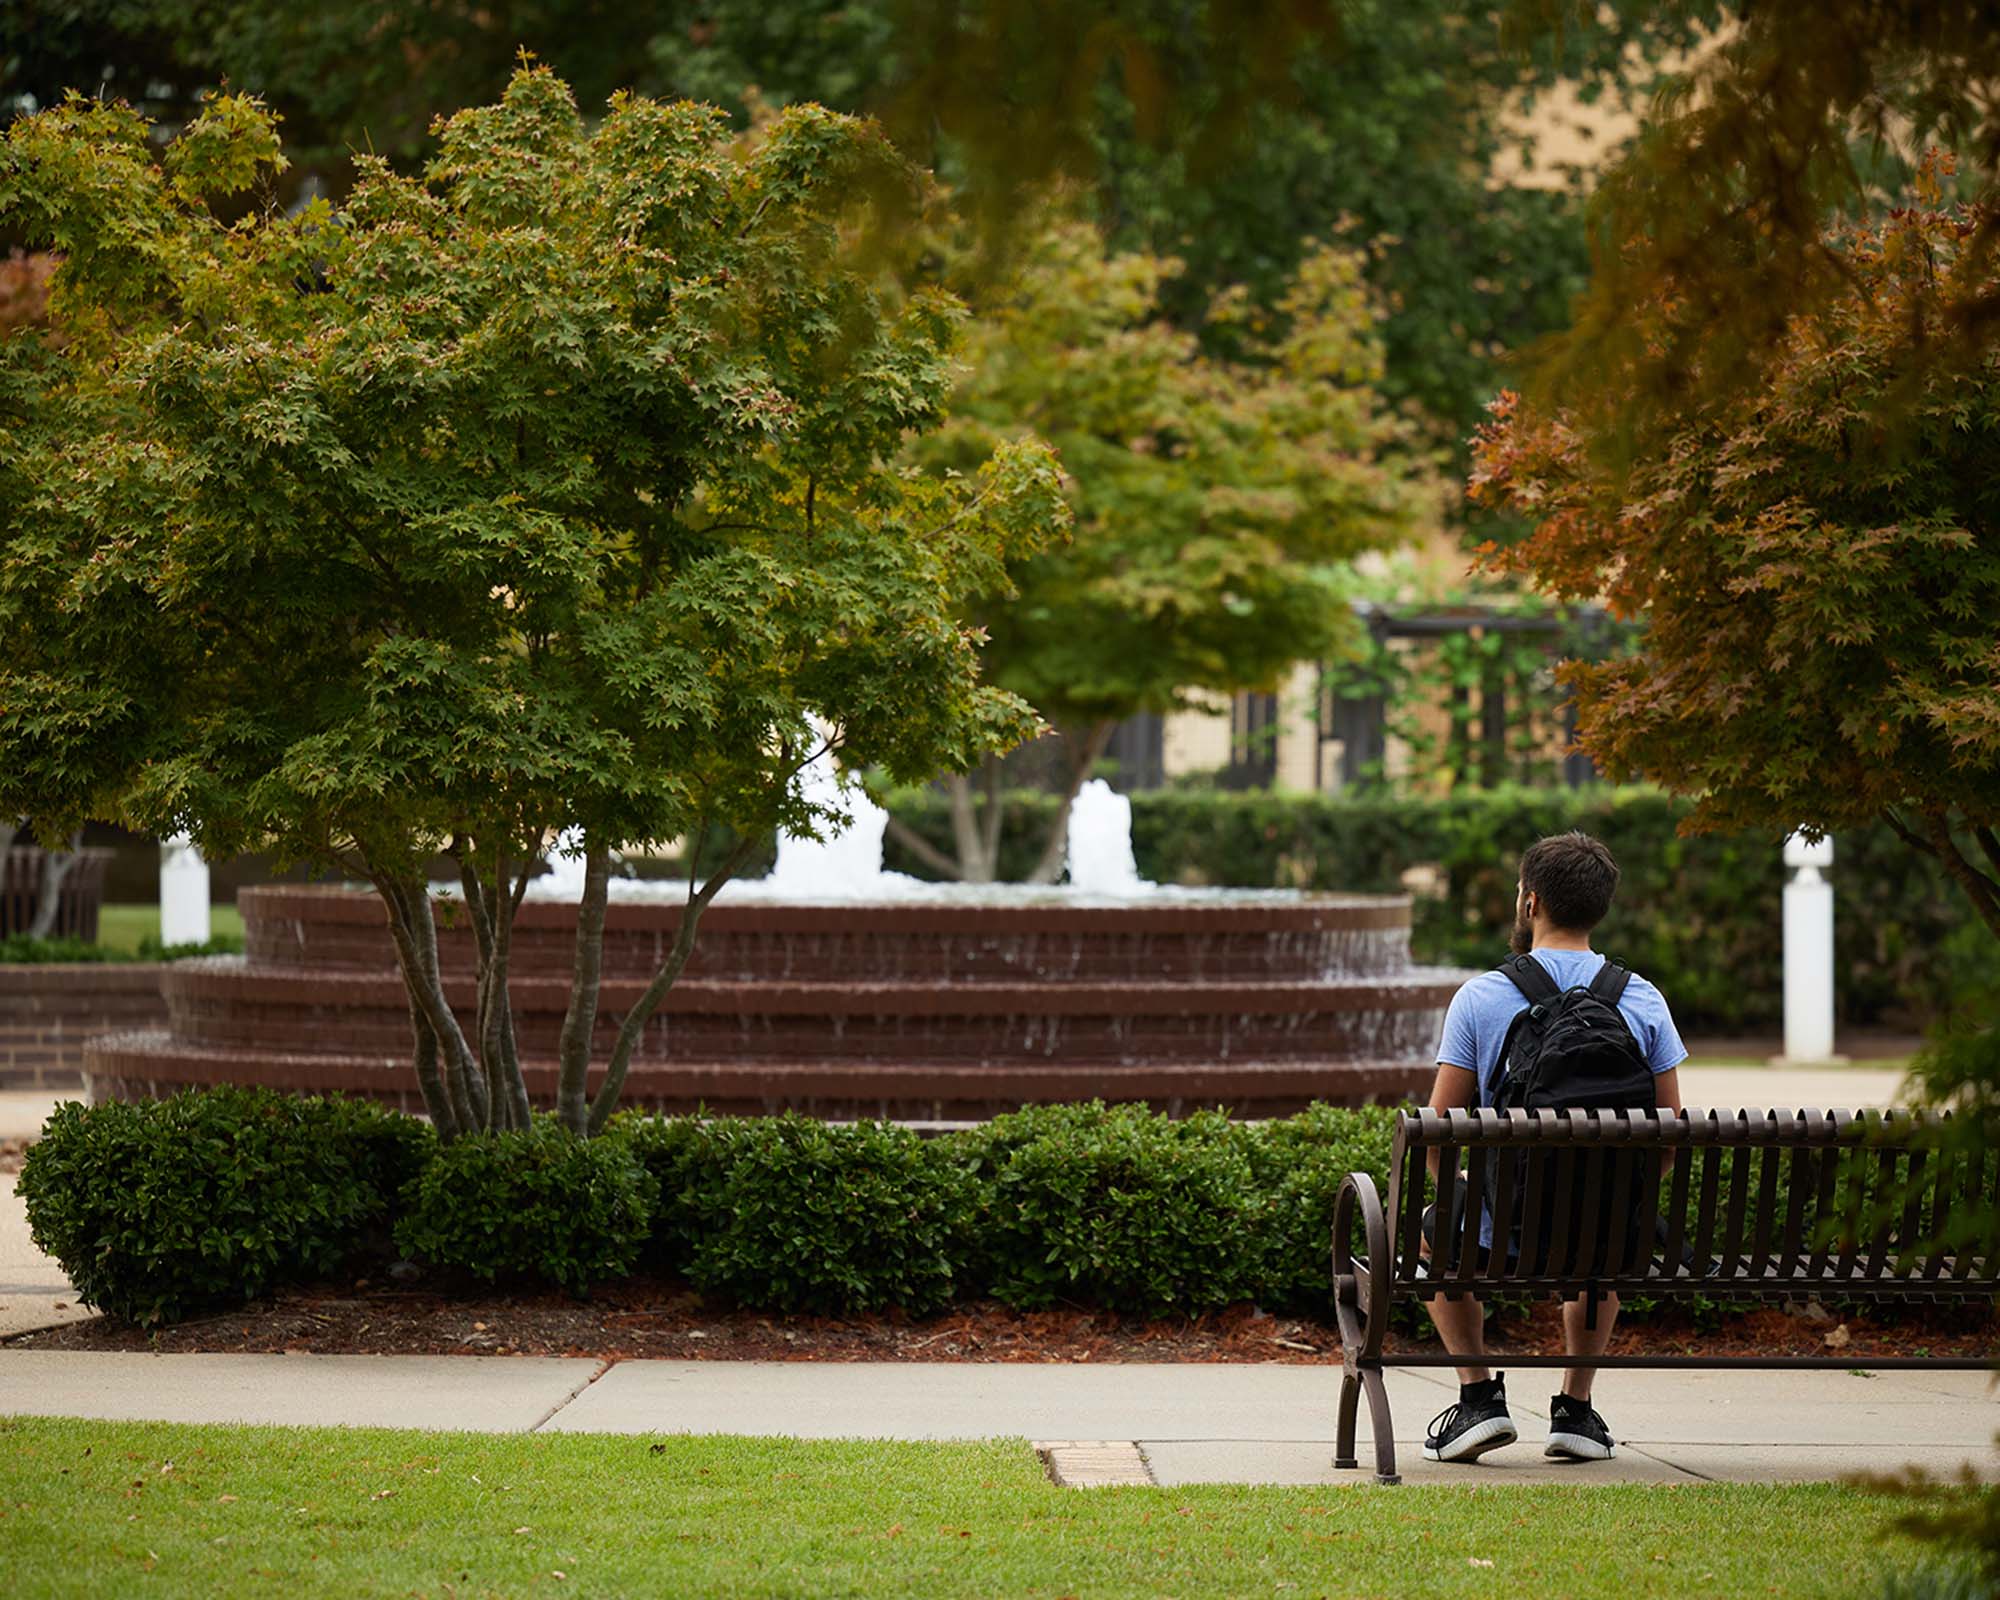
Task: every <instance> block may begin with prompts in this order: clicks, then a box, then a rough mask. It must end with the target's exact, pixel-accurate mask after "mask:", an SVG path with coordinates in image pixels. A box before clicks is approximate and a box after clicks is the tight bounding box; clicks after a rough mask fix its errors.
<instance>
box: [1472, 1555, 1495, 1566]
mask: <svg viewBox="0 0 2000 1600" xmlns="http://www.w3.org/2000/svg"><path fill="white" fill-rule="evenodd" d="M1465 1564H1466V1565H1467V1566H1468V1567H1490V1566H1492V1565H1493V1563H1492V1562H1490V1561H1488V1560H1487V1559H1486V1558H1485V1557H1483V1556H1467V1557H1466V1558H1465Z"/></svg>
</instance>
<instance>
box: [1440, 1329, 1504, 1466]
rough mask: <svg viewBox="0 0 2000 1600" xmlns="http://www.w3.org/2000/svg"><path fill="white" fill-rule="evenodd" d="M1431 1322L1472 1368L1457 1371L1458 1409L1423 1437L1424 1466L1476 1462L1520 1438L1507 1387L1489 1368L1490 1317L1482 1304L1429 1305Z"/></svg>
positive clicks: (1447, 1346)
mask: <svg viewBox="0 0 2000 1600" xmlns="http://www.w3.org/2000/svg"><path fill="white" fill-rule="evenodd" d="M1430 1313H1431V1321H1432V1322H1433V1323H1434V1324H1436V1326H1437V1331H1438V1337H1439V1338H1440V1339H1442V1340H1444V1347H1445V1349H1447V1350H1449V1351H1450V1352H1451V1353H1452V1354H1453V1355H1455V1356H1463V1357H1465V1358H1467V1359H1468V1360H1469V1361H1470V1362H1472V1363H1473V1364H1472V1365H1468V1366H1463V1367H1460V1368H1459V1369H1458V1404H1457V1405H1455V1406H1447V1407H1446V1408H1445V1409H1444V1410H1443V1411H1441V1412H1439V1413H1438V1415H1437V1416H1436V1417H1435V1418H1433V1419H1432V1421H1431V1425H1430V1428H1429V1429H1428V1430H1427V1431H1426V1432H1425V1434H1424V1459H1425V1460H1426V1461H1477V1460H1478V1459H1479V1458H1480V1457H1481V1456H1483V1455H1485V1454H1486V1452H1487V1451H1489V1450H1497V1449H1499V1448H1500V1447H1501V1446H1502V1445H1506V1444H1512V1443H1513V1442H1514V1441H1515V1440H1516V1439H1518V1438H1520V1436H1521V1433H1520V1430H1519V1429H1518V1428H1516V1427H1515V1426H1514V1419H1513V1418H1512V1417H1511V1416H1509V1415H1508V1413H1507V1385H1506V1382H1505V1380H1504V1378H1497V1377H1495V1376H1493V1374H1492V1373H1490V1372H1488V1371H1487V1369H1486V1317H1485V1312H1484V1308H1482V1307H1481V1305H1480V1304H1479V1302H1478V1301H1477V1300H1475V1299H1473V1298H1472V1296H1470V1295H1467V1296H1466V1297H1465V1298H1464V1299H1463V1300H1445V1299H1442V1298H1440V1299H1437V1300H1433V1301H1431V1302H1430Z"/></svg>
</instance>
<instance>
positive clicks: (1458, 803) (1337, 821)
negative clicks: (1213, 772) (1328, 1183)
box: [885, 786, 2000, 1032]
mask: <svg viewBox="0 0 2000 1600" xmlns="http://www.w3.org/2000/svg"><path fill="white" fill-rule="evenodd" d="M1131 800H1132V848H1133V853H1134V855H1135V856H1137V858H1138V863H1139V870H1140V871H1141V872H1143V873H1144V874H1145V875H1146V876H1147V877H1149V878H1151V879H1153V880H1154V881H1156V882H1159V883H1174V884H1219V885H1237V886H1245V887H1255V888H1271V887H1286V888H1306V889H1345V890H1355V891H1364V892H1372V893H1392V892H1397V891H1401V890H1404V889H1410V890H1412V891H1413V892H1414V894H1415V906H1414V909H1413V922H1412V929H1411V947H1412V949H1413V951H1414V953H1415V955H1416V957H1417V959H1418V960H1419V961H1424V962H1435V963H1438V964H1441V965H1447V966H1472V967H1479V966H1488V965H1491V964H1492V963H1493V962H1494V961H1497V960H1499V959H1500V958H1501V956H1503V955H1504V954H1505V948H1506V938H1507V932H1508V929H1509V928H1510V927H1511V926H1512V923H1513V920H1514V883H1515V871H1516V869H1517V867H1518V865H1519V862H1520V857H1521V852H1522V851H1523V850H1525V849H1526V848H1527V847H1528V846H1529V845H1530V844H1532V843H1534V841H1535V840H1536V839H1538V838H1540V837H1542V836H1543V835H1544V834H1549V833H1560V832H1562V831H1564V830H1565V829H1569V828H1582V829H1584V830H1585V831H1587V832H1589V833H1592V834H1594V835H1596V836H1597V837H1598V838H1600V839H1602V840H1603V841H1604V842H1605V843H1606V844H1607V845H1609V846H1610V847H1611V851H1612V853H1613V854H1614V855H1615V856H1616V857H1617V858H1618V864H1619V867H1620V870H1621V872H1622V874H1623V878H1622V881H1621V883H1620V885H1619V890H1618V899H1617V903H1616V904H1615V905H1614V906H1613V908H1612V912H1611V915H1610V917H1609V918H1607V919H1606V921H1605V923H1604V925H1603V927H1602V928H1601V929H1599V930H1598V934H1597V937H1596V941H1595V942H1596V943H1597V945H1598V947H1599V948H1600V949H1603V950H1607V951H1609V952H1611V953H1613V954H1615V955H1617V956H1618V957H1619V958H1620V959H1622V960H1624V961H1626V962H1628V963H1630V964H1631V965H1632V966H1633V967H1634V968H1635V969H1636V970H1638V971H1640V972H1643V973H1644V974H1645V975H1646V976H1647V977H1648V978H1650V979H1652V980H1653V982H1655V983H1656V984H1658V985H1659V986H1660V988H1661V989H1662V990H1663V991H1665V993H1666V995H1667V998H1668V1001H1669V1003H1670V1004H1671V1005H1672V1006H1673V1009H1674V1014H1675V1017H1676V1019H1677V1020H1678V1021H1679V1022H1680V1024H1681V1027H1682V1031H1683V1032H1686V1031H1689V1030H1690V1029H1707V1030H1724V1029H1737V1028H1760V1029H1761V1028H1768V1027H1771V1026H1773V1025H1775V1024H1777V1023H1779V1022H1780V1021H1781V1020H1782V1017H1783V988H1784V985H1783V956H1784V952H1783V940H1782V935H1781V929H1782V926H1783V915H1782V898H1783V890H1784V880H1785V869H1784V866H1783V862H1782V860H1781V858H1780V853H1779V848H1778V844H1777V841H1776V840H1774V839H1769V838H1765V837H1762V836H1758V835H1743V834H1735V835H1715V834H1705V835H1700V836H1693V837H1684V836H1682V835H1681V834H1680V832H1679V831H1678V829H1679V826H1680V823H1681V821H1682V820H1683V819H1684V818H1685V817H1686V816H1687V814H1688V811H1689V809H1690V808H1689V806H1688V805H1687V804H1686V803H1685V802H1683V801H1679V800H1675V799H1672V798H1670V797H1668V796H1666V795H1663V794H1661V793H1659V792H1658V791H1656V790H1650V789H1628V788H1613V787H1609V786H1600V787H1593V788H1586V789H1576V790H1563V789H1521V788H1515V789H1494V790H1475V791H1469V792H1466V793H1463V794H1457V795H1451V796H1446V797H1438V798H1426V797H1423V796H1414V795H1393V796H1392V795H1367V794H1359V795H1284V794H1268V793H1258V792H1250V793H1229V792H1218V791H1212V790H1149V791H1141V792H1139V793H1136V794H1134V795H1133V796H1132V797H1131ZM1004 804H1005V805H1006V807H1007V815H1006V830H1005V833H1004V835H1003V843H1002V850H1001V862H1000V866H1001V873H1002V876H1003V877H1019V876H1022V875H1024V874H1025V873H1026V872H1027V870H1028V868H1029V866H1030V865H1031V864H1032V857H1033V855H1034V853H1035V851H1036V849H1037V848H1038V841H1039V840H1040V838H1041V837H1042V836H1043V835H1044V833H1045V831H1046V829H1047V827H1048V824H1049V821H1050V819H1051V818H1052V816H1053V814H1054V806H1055V801H1054V799H1053V797H1051V796H1049V795H1045V794H1038V793H1025V792H1015V793H1010V794H1009V795H1008V796H1007V797H1006V799H1005V801H1004ZM889 805H890V808H891V809H892V810H893V811H894V813H895V815H896V816H897V817H898V818H899V819H900V820H901V821H903V822H905V823H907V824H909V825H910V826H911V827H912V828H913V829H915V830H916V831H917V832H918V833H920V834H922V835H923V836H924V837H925V838H927V839H929V840H930V841H932V842H933V843H934V844H936V845H937V846H938V847H939V848H940V849H943V850H945V851H947V853H948V852H949V850H950V840H951V823H950V815H949V812H948V810H947V808H946V804H945V801H944V798H943V796H941V795H938V794H934V793H932V792H930V791H927V790H901V791H898V792H897V793H895V794H894V795H892V796H891V797H890V799H889ZM885 854H886V856H887V861H886V864H887V865H888V866H889V867H891V868H893V869H895V870H897V871H901V872H909V873H913V874H915V875H917V876H920V877H929V876H935V874H932V873H930V872H928V871H927V870H926V869H925V868H924V867H923V866H922V864H921V863H919V862H917V861H916V860H915V859H914V858H912V857H910V856H908V855H907V854H905V853H903V852H902V851H900V850H899V849H898V848H897V846H896V843H895V841H894V840H893V839H891V840H890V841H889V843H888V846H887V849H886V851H885ZM1832 878H1833V884H1834V906H1835V912H1834V919H1835V920H1834V944H1835V960H1836V962H1837V963H1838V969H1839V971H1840V974H1841V982H1840V984H1839V989H1838V992H1839V996H1840V1004H1841V1007H1842V1011H1843V1014H1844V1018H1845V1020H1847V1021H1849V1022H1873V1021H1879V1020H1882V1019H1884V1018H1885V1017H1893V1016H1895V1015H1896V1014H1898V1013H1906V1014H1909V1015H1911V1016H1914V1017H1915V1018H1917V1019H1928V1018H1931V1017H1935V1016H1938V1015H1941V1014H1943V1013H1946V1012H1948V1011H1951V1010H1954V1009H1958V1008H1961V1007H1963V1006H1965V1005H1967V1004H1969V1003H1971V1002H1972V1001H1974V1000H1975V999H1976V998H1978V997H1980V996H1983V995H1990V994H1993V993H1995V992H1996V991H2000V940H1996V939H1995V938H1994V937H1993V935H1992V933H1991V932H1990V931H1989V930H1988V929H1987V928H1986V927H1985V925H1984V924H1983V923H1981V922H1979V921H1978V920H1977V918H1975V917H1974V916H1973V914H1972V912H1971V909H1970V908H1969V907H1967V906H1966V905H1965V904H1964V902H1963V898H1962V897H1961V896H1960V894H1959V893H1958V891H1957V890H1956V889H1954V888H1953V887H1952V886H1951V885H1950V884H1949V883H1947V882H1946V881H1945V879H1944V876H1943V874H1942V873H1941V872H1940V871H1939V869H1938V868H1937V866H1936V864H1935V863H1934V862H1933V861H1932V860H1931V859H1930V858H1929V857H1927V856H1924V855H1922V854H1920V853H1919V852H1916V851H1913V850H1911V849H1910V848H1909V847H1908V846H1907V845H1905V844H1904V843H1903V842H1902V841H1901V840H1899V839H1897V838H1896V837H1895V835H1894V834H1893V833H1891V832H1890V831H1889V830H1888V829H1887V828H1886V827H1883V828H1874V829H1868V830H1863V831H1859V832H1854V833H1843V834H1841V835H1839V836H1838V837H1837V839H1836V841H1835V853H1834V865H1833V872H1832Z"/></svg>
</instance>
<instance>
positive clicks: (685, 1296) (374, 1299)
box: [5, 1278, 2000, 1365]
mask: <svg viewBox="0 0 2000 1600" xmlns="http://www.w3.org/2000/svg"><path fill="white" fill-rule="evenodd" d="M1559 1315H1560V1314H1559V1310H1558V1308H1557V1307H1556V1306H1555V1305H1553V1304H1538V1305H1535V1306H1532V1307H1530V1308H1529V1309H1528V1310H1527V1312H1526V1313H1525V1314H1508V1313H1503V1314H1501V1315H1500V1316H1499V1317H1498V1318H1497V1319H1496V1325H1495V1327H1494V1328H1493V1330H1492V1332H1493V1339H1492V1343H1493V1346H1494V1349H1495V1355H1494V1360H1495V1363H1496V1364H1498V1365H1504V1364H1505V1361H1506V1356H1505V1354H1504V1353H1502V1352H1505V1351H1509V1350H1511V1351H1515V1352H1518V1353H1523V1354H1526V1353H1556V1352H1560V1350H1561V1348H1562V1329H1561V1323H1560V1320H1559ZM1421 1343H1422V1342H1421V1341H1414V1340H1413V1341H1408V1346H1407V1347H1414V1346H1418V1345H1420V1344H1421ZM5 1344H6V1346H7V1347H9V1348H14V1349H36V1350H148V1351H163V1352H165V1351H176V1352H197V1351H206V1352H215V1351H228V1352H235V1353H242V1352H265V1353H285V1352H291V1353H309V1354H314V1355H472V1356H507V1355H533V1356H591V1357H596V1358H598V1359H602V1360H636V1359H645V1358H668V1359H673V1360H718V1361H1113V1362H1116V1361H1190V1362H1192V1361H1285V1362H1300V1363H1312V1362H1337V1361H1338V1360H1339V1359H1340V1338H1339V1335H1338V1334H1337V1333H1336V1332H1335V1331H1334V1329H1333V1328H1332V1327H1331V1326H1330V1325H1327V1324H1323V1323H1319V1322H1315V1321H1310V1320H1306V1319H1301V1318H1296V1317H1274V1316H1270V1315H1268V1314H1266V1313H1264V1312H1261V1311H1258V1310H1256V1309H1255V1308H1253V1307H1250V1306H1233V1307H1230V1308H1229V1309H1227V1310H1224V1311H1220V1312H1215V1313H1211V1314H1209V1315H1206V1316H1200V1317H1193V1318H1187V1317H1174V1318H1165V1319H1161V1320H1157V1321H1145V1320H1141V1319H1138V1318H1129V1317H1118V1316H1113V1315H1109V1314H1106V1313H1104V1312H1095V1311H1070V1310H1058V1311H1040V1312H1024V1311H1015V1310H1013V1309H1011V1308H1009V1307H1007V1306H1003V1305H999V1304H997V1303H995V1302H991V1301H977V1302H974V1303H972V1304H969V1305H962V1306H955V1307H953V1308H952V1309H951V1310H949V1311H946V1312H943V1313H940V1314H939V1315H936V1316H931V1317H923V1318H909V1317H904V1316H900V1315H897V1314H895V1313H889V1314H885V1315H881V1316H860V1317H807V1316H792V1317H786V1316H776V1315H772V1314H769V1313H764V1312H757V1311H742V1310H728V1309H722V1308H718V1307H716V1306H713V1305H711V1304H709V1303H708V1302H707V1301H705V1300H704V1299H703V1298H702V1296H701V1295H699V1294H698V1293H696V1292H694V1291H693V1290H690V1289H689V1288H687V1287H686V1286H685V1285H684V1284H681V1283H678V1282H676V1281H673V1280H666V1279H648V1278H631V1279H627V1280H625V1281H623V1282H621V1283H618V1284H614V1285H609V1286H607V1287H605V1288H603V1289H601V1290H599V1291H598V1292H597V1293H596V1294H594V1295H592V1296H591V1297H590V1298H589V1299H587V1300H579V1299H575V1298H572V1297H571V1296H569V1295H565V1294H560V1293H506V1292H502V1291H499V1290H494V1289H490V1288H486V1287H484V1286H471V1285H464V1284H454V1285H449V1286H440V1285H435V1284H430V1283H418V1284H414V1285H408V1286H405V1285H400V1284H396V1283H393V1282H389V1281H383V1280H376V1279H369V1278H363V1279H360V1280H358V1281H352V1282H346V1283H340V1284H320V1285H314V1286H311V1287H306V1288H300V1289H294V1290H287V1291H285V1292H284V1293H281V1294H279V1295H277V1296H275V1297H273V1298H272V1299H270V1300H266V1301H257V1302H254V1303H252V1304H251V1305H249V1306H245V1307H242V1308H239V1309H237V1310H234V1311H229V1312H225V1313H221V1314H218V1315H213V1316H208V1317H203V1318H199V1319H197V1320H193V1321H189V1322H184V1323H181V1324H179V1325H178V1326H176V1327H172V1328H163V1329H160V1330H159V1331H157V1332H154V1333H147V1332H145V1331H143V1330H140V1329H137V1328H130V1327H124V1326H120V1325H118V1324H115V1323H111V1322H108V1321H104V1320H95V1321H90V1322H81V1323H73V1324H71V1325H69V1326H67V1327H62V1328H54V1329H49V1330H47V1331H44V1332H40V1333H33V1334H23V1335H17V1336H16V1337H15V1338H13V1339H11V1340H7V1341H5ZM1428 1347H1429V1348H1436V1347H1435V1345H1431V1346H1428ZM1612 1351H1613V1353H1614V1354H1638V1353H1641V1352H1648V1353H1657V1352H1667V1351H1671V1352H1675V1353H1688V1354H1703V1355H1774V1354H1783V1355H1825V1354H1828V1353H1829V1352H1841V1353H1846V1354H1851V1355H1853V1356H1855V1357H1857V1358H1859V1357H1861V1356H1862V1355H1863V1354H1864V1353H1871V1354H1877V1355H1939V1356H1942V1355H1947V1354H1949V1355H1955V1356H2000V1319H1996V1317H1995V1315H1994V1313H1993V1312H1992V1311H1991V1310H1990V1309H1988V1308H1984V1307H1979V1308H1972V1309H1947V1308H1935V1309H1928V1310H1925V1311H1922V1312H1902V1313H1899V1314H1897V1315H1896V1316H1895V1317H1894V1319H1893V1320H1891V1321H1888V1322H1877V1321H1875V1320H1873V1319H1871V1318H1869V1317H1868V1316H1866V1315H1852V1314H1845V1313H1843V1314H1839V1315H1836V1314H1833V1313H1830V1312H1828V1311H1826V1310H1823V1309H1822V1308H1819V1307H1817V1306H1812V1307H1805V1308H1801V1309H1800V1310H1799V1311H1797V1312H1796V1313H1794V1312H1790V1311H1784V1310H1776V1309H1772V1310H1765V1311H1757V1312H1753V1313H1751V1314H1749V1315H1745V1316H1740V1317H1732V1318H1729V1319H1726V1320H1725V1321H1724V1322H1723V1323H1722V1324H1721V1325H1720V1326H1713V1325H1710V1326H1702V1327H1697V1326H1696V1325H1695V1323H1694V1322H1693V1321H1691V1320H1690V1319H1689V1318H1687V1317H1686V1316H1685V1315H1684V1314H1681V1313H1676V1312H1668V1311H1660V1312H1656V1313H1654V1314H1653V1315H1652V1316H1651V1317H1649V1318H1646V1319H1643V1320H1641V1319H1636V1318H1633V1319H1628V1320H1627V1321H1626V1322H1625V1323H1624V1324H1623V1325H1622V1326H1621V1328H1620V1329H1619V1333H1618V1336H1617V1339H1616V1340H1615V1342H1614V1343H1613V1345H1612Z"/></svg>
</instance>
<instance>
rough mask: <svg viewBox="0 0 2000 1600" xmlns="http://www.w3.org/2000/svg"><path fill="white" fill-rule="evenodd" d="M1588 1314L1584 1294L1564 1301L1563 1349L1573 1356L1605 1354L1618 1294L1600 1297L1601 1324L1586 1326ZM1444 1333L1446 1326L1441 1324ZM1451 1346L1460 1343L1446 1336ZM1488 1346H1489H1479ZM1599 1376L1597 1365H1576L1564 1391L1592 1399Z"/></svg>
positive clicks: (1615, 1319)
mask: <svg viewBox="0 0 2000 1600" xmlns="http://www.w3.org/2000/svg"><path fill="white" fill-rule="evenodd" d="M1587 1320H1588V1315H1587V1313H1586V1312H1585V1309H1584V1302H1583V1300H1582V1298H1581V1297H1579V1298H1577V1299H1575V1300H1565V1301H1564V1302H1563V1351H1564V1353H1565V1354H1568V1355H1573V1356H1601V1355H1603V1354H1604V1351H1605V1348H1606V1347H1607V1346H1608V1345H1609V1344H1610V1343H1611V1330H1612V1328H1613V1327H1615V1326H1616V1325H1617V1322H1618V1296H1616V1295H1615V1294H1607V1295H1600V1296H1599V1297H1598V1301H1597V1326H1596V1327H1594V1328H1590V1327H1586V1326H1585V1325H1584V1324H1585V1323H1586V1321H1587ZM1439 1332H1440V1333H1442V1332H1443V1329H1442V1328H1440V1329H1439ZM1445 1348H1446V1349H1447V1350H1451V1351H1456V1350H1457V1349H1458V1346H1457V1345H1455V1344H1453V1343H1452V1342H1451V1341H1450V1339H1449V1338H1447V1339H1446V1340H1445ZM1478 1348H1479V1349H1480V1350H1482V1351H1483V1350H1484V1349H1485V1346H1484V1345H1481V1346H1479V1347H1478ZM1596 1376H1597V1369H1596V1368H1595V1367H1572V1368H1571V1369H1570V1370H1569V1371H1568V1372H1567V1373H1565V1374H1564V1375H1563V1383H1562V1392H1563V1393H1564V1394H1566V1395H1568V1396H1570V1397H1571V1398H1572V1399H1575V1400H1588V1399H1589V1398H1590V1386H1591V1382H1592V1380H1593V1379H1595V1378H1596Z"/></svg>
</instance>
